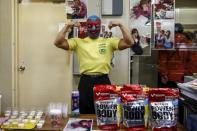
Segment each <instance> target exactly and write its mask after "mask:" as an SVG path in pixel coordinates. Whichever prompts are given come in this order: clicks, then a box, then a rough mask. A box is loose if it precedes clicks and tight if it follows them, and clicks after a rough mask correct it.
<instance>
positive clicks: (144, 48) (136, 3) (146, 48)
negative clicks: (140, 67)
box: [129, 0, 152, 56]
mask: <svg viewBox="0 0 197 131" xmlns="http://www.w3.org/2000/svg"><path fill="white" fill-rule="evenodd" d="M129 2H130V3H129V5H130V7H129V15H130V17H129V30H130V34H131V36H132V38H133V39H134V46H133V47H132V48H131V51H130V54H131V56H133V55H145V56H150V55H151V42H150V40H151V16H152V15H151V10H152V8H151V0H130V1H129Z"/></svg>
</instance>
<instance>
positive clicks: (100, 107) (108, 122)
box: [94, 85, 121, 130]
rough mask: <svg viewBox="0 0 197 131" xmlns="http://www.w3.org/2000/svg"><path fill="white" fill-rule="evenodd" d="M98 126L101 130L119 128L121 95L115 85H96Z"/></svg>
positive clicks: (95, 102) (95, 97)
mask: <svg viewBox="0 0 197 131" xmlns="http://www.w3.org/2000/svg"><path fill="white" fill-rule="evenodd" d="M94 105H95V112H96V117H97V126H98V127H99V129H101V130H117V129H119V127H120V122H121V107H120V97H119V96H118V94H117V92H116V86H114V85H95V86H94Z"/></svg>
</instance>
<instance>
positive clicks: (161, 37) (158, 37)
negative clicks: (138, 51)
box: [154, 20, 174, 49]
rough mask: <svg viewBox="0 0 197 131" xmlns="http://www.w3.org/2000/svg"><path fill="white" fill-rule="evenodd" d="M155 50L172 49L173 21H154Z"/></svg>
mask: <svg viewBox="0 0 197 131" xmlns="http://www.w3.org/2000/svg"><path fill="white" fill-rule="evenodd" d="M154 25H155V27H154V37H155V38H154V43H155V49H173V48H174V20H155V21H154Z"/></svg>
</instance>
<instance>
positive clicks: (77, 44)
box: [68, 37, 120, 75]
mask: <svg viewBox="0 0 197 131" xmlns="http://www.w3.org/2000/svg"><path fill="white" fill-rule="evenodd" d="M119 41H120V39H119V38H98V39H91V38H89V37H86V38H84V39H81V38H71V39H69V40H68V44H69V50H72V51H74V52H76V55H77V58H78V62H79V69H80V73H81V74H89V75H90V74H100V73H103V74H108V73H109V71H110V69H111V66H110V62H111V58H112V55H113V52H114V51H115V50H117V49H118V43H119Z"/></svg>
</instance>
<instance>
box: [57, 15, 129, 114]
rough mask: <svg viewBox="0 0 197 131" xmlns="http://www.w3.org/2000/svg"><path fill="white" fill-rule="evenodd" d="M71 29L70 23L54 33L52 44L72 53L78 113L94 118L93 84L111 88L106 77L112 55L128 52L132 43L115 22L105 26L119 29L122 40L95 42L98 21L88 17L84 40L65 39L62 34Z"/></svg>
mask: <svg viewBox="0 0 197 131" xmlns="http://www.w3.org/2000/svg"><path fill="white" fill-rule="evenodd" d="M73 26H78V25H77V24H74V23H72V22H71V23H68V24H66V25H65V26H64V28H63V29H62V30H61V31H60V32H59V33H58V35H57V37H56V40H55V43H54V44H55V45H56V46H57V47H58V48H62V49H64V50H72V51H74V52H75V53H76V55H77V57H78V61H79V65H80V73H81V78H80V82H79V86H78V90H79V93H80V97H79V99H80V100H79V106H80V107H79V108H80V113H81V114H94V113H95V111H94V101H93V86H94V85H95V84H111V82H110V80H109V78H108V74H109V71H110V68H111V67H110V62H111V58H112V55H113V52H114V51H115V50H123V49H126V48H130V47H131V46H132V45H133V39H132V38H131V36H130V34H129V32H128V30H127V29H126V28H125V27H124V26H123V25H122V24H121V23H120V22H117V21H111V22H110V23H109V25H108V26H109V29H111V28H113V27H119V28H120V30H121V32H122V35H123V39H118V38H99V35H100V29H101V20H100V18H99V17H97V16H90V17H89V18H88V19H87V32H88V37H86V38H84V39H80V38H71V39H65V35H66V33H67V32H68V31H69V30H70V29H71V28H72V27H73Z"/></svg>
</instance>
